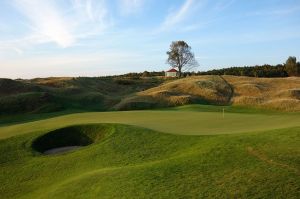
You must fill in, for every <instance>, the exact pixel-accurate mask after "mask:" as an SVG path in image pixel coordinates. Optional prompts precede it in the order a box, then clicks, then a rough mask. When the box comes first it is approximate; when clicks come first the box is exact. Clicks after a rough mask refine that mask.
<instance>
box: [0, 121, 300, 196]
mask: <svg viewBox="0 0 300 199" xmlns="http://www.w3.org/2000/svg"><path fill="white" fill-rule="evenodd" d="M97 126H98V127H97ZM76 128H80V127H76ZM82 128H85V129H96V130H97V129H98V131H99V132H98V131H95V132H94V134H96V133H100V134H103V132H104V134H105V136H104V137H103V138H102V139H101V140H100V141H98V142H95V143H94V144H91V145H89V146H86V147H83V148H81V149H79V150H77V151H73V152H70V153H66V154H61V155H50V156H46V155H42V154H40V153H38V152H36V151H34V150H33V149H32V148H31V143H32V142H33V140H35V138H37V137H39V136H40V135H41V134H43V133H30V134H24V135H21V136H17V137H12V138H8V139H5V140H1V141H0V153H1V156H0V171H1V175H0V182H1V187H0V194H1V198H297V197H298V196H299V189H300V177H299V175H300V173H299V172H300V171H299V163H300V162H299V160H300V156H299V154H300V139H299V138H300V128H299V127H297V128H287V129H281V130H272V131H266V132H264V133H256V132H252V133H246V134H232V135H210V136H184V135H172V134H164V133H159V132H156V131H152V130H148V129H144V128H138V127H133V126H124V125H117V124H101V125H94V127H84V126H83V127H82ZM99 129H100V130H99Z"/></svg>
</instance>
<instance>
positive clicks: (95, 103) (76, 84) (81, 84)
mask: <svg viewBox="0 0 300 199" xmlns="http://www.w3.org/2000/svg"><path fill="white" fill-rule="evenodd" d="M160 83H161V80H159V79H120V78H118V79H114V78H84V77H79V78H69V77H50V78H36V79H31V80H10V79H0V117H4V113H6V114H24V113H43V112H55V111H64V110H80V111H87V110H89V111H91V110H94V111H105V110H110V109H111V108H112V107H113V106H114V105H115V104H117V103H119V101H120V100H121V99H123V98H124V97H126V96H128V95H131V94H133V93H135V92H138V91H142V90H145V89H148V88H151V87H154V86H157V85H159V84H160Z"/></svg>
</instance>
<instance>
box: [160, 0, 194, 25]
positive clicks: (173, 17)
mask: <svg viewBox="0 0 300 199" xmlns="http://www.w3.org/2000/svg"><path fill="white" fill-rule="evenodd" d="M193 3H194V0H186V1H185V2H184V4H183V5H182V6H181V7H180V8H179V9H178V10H176V11H173V12H171V13H169V15H168V16H167V17H166V19H165V20H164V22H163V23H162V26H161V29H162V30H166V29H168V28H170V27H172V26H174V25H176V24H178V23H180V22H182V21H183V20H184V19H185V18H186V17H187V15H188V14H189V11H190V9H191V8H192V6H193Z"/></svg>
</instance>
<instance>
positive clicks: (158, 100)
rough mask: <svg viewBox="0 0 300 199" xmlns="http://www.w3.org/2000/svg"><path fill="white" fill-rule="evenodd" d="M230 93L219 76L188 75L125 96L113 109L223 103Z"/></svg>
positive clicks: (229, 96)
mask: <svg viewBox="0 0 300 199" xmlns="http://www.w3.org/2000/svg"><path fill="white" fill-rule="evenodd" d="M231 95H232V90H231V87H230V86H229V85H228V84H227V83H226V81H224V80H223V78H221V77H219V76H199V77H189V78H184V79H179V80H175V81H170V82H166V83H164V84H162V85H160V86H158V87H154V88H150V89H148V90H145V91H142V92H139V93H137V94H136V95H134V96H131V97H128V98H125V99H124V100H122V101H121V102H120V103H119V104H117V105H116V106H115V109H117V110H131V109H147V108H153V107H169V106H180V105H185V104H195V103H200V104H217V105H224V104H227V103H228V102H229V100H230V98H231ZM135 105H137V106H136V107H135ZM143 105H144V107H143Z"/></svg>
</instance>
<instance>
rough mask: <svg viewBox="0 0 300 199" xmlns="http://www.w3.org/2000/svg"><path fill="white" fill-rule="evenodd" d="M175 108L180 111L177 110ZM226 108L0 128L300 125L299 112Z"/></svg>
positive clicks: (193, 130) (190, 131)
mask: <svg viewBox="0 0 300 199" xmlns="http://www.w3.org/2000/svg"><path fill="white" fill-rule="evenodd" d="M176 109H181V110H180V111H176ZM203 110H205V111H203ZM225 110H226V111H225V118H223V117H222V107H218V106H199V105H193V106H185V107H178V108H174V110H164V111H160V110H157V111H123V112H91V113H76V114H69V115H64V116H59V117H53V118H48V119H44V120H38V121H32V122H27V123H21V124H15V125H7V126H5V125H3V126H2V127H0V138H7V137H11V136H14V135H19V134H25V133H30V132H33V131H34V132H39V131H47V130H51V129H54V128H60V127H64V126H68V125H74V124H86V123H123V124H131V125H138V126H141V127H146V128H150V129H153V130H157V131H162V132H167V133H173V134H186V135H203V134H224V133H239V132H250V131H264V130H270V129H276V128H288V127H293V126H299V125H300V116H299V113H293V114H292V113H280V112H275V113H272V112H266V111H264V112H262V113H263V114H262V113H261V111H260V110H257V112H255V109H241V108H237V107H233V108H232V107H225ZM227 111H228V112H227ZM245 112H247V114H245Z"/></svg>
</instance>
